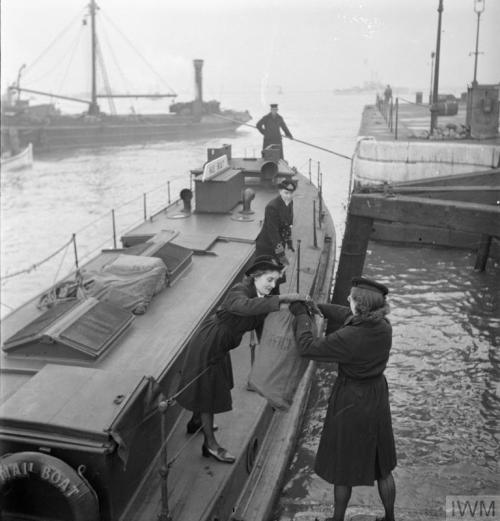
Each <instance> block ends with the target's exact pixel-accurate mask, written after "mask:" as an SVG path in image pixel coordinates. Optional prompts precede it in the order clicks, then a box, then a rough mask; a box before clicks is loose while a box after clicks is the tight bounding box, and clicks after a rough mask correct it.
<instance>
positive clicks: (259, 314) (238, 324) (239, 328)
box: [177, 278, 280, 414]
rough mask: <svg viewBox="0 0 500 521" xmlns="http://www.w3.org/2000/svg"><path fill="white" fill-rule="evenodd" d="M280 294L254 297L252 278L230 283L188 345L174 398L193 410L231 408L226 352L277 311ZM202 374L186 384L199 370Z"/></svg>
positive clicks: (229, 368)
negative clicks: (214, 308) (177, 393)
mask: <svg viewBox="0 0 500 521" xmlns="http://www.w3.org/2000/svg"><path fill="white" fill-rule="evenodd" d="M279 307H280V306H279V297H278V296H266V297H257V292H256V290H255V284H254V282H253V279H250V278H248V279H245V281H244V282H242V283H239V284H236V285H235V286H233V287H232V288H231V289H230V290H229V293H228V294H227V296H226V298H225V299H224V302H223V303H222V305H221V306H220V307H219V309H217V311H216V312H215V314H213V315H211V316H210V317H208V318H207V319H205V320H204V322H203V323H202V324H201V326H200V328H199V329H198V331H197V332H196V334H195V335H194V336H193V338H192V339H191V341H190V342H189V345H188V346H187V351H186V356H185V358H184V364H183V368H182V376H181V382H180V384H179V389H183V388H184V387H185V386H188V387H187V388H186V389H185V390H184V391H183V392H181V394H180V395H179V396H178V397H177V401H178V402H179V403H180V404H181V405H182V407H184V408H185V409H188V410H190V411H193V412H197V413H201V412H210V413H214V414H216V413H221V412H226V411H230V410H231V408H232V400H231V389H232V388H233V371H232V366H231V358H230V355H229V351H230V350H231V349H234V348H235V347H238V346H239V344H240V342H241V339H242V337H243V334H244V333H245V332H246V331H252V330H253V329H257V331H259V330H262V327H263V324H264V319H265V318H266V315H267V314H268V313H271V312H272V311H278V310H279ZM202 372H203V374H202V375H201V376H200V377H199V378H198V379H197V380H195V382H193V383H192V384H191V385H188V384H189V383H190V382H191V381H192V380H193V379H194V378H195V377H196V376H198V375H199V374H200V373H202Z"/></svg>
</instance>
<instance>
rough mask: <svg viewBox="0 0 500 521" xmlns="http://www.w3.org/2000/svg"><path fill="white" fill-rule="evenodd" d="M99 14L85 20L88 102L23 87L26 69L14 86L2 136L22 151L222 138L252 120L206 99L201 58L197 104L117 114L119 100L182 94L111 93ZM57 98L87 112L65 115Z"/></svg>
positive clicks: (94, 8)
mask: <svg viewBox="0 0 500 521" xmlns="http://www.w3.org/2000/svg"><path fill="white" fill-rule="evenodd" d="M99 9H100V8H99V7H98V5H97V4H96V2H95V0H90V2H89V5H88V15H86V16H85V18H84V20H83V21H84V25H87V18H90V23H89V24H88V25H89V27H90V30H91V35H90V55H91V60H90V63H89V70H90V75H91V92H90V96H89V99H83V98H82V97H81V96H78V97H77V96H71V95H61V94H58V93H57V94H56V93H54V92H45V91H41V90H40V89H39V88H37V85H34V87H32V86H31V85H30V87H29V88H28V87H26V86H24V84H23V85H21V76H22V72H23V70H24V69H25V66H24V65H23V66H22V67H21V68H20V70H19V72H18V77H17V81H16V82H15V83H14V84H12V85H11V86H10V87H9V89H8V92H7V95H6V97H5V100H4V101H3V103H2V136H13V135H15V136H16V139H18V141H19V143H20V145H21V146H26V145H27V144H28V143H32V144H33V148H34V150H35V152H36V153H43V152H57V151H61V150H67V149H77V148H95V147H101V146H111V145H122V144H133V143H138V144H141V143H145V142H154V141H158V142H160V141H171V140H177V139H188V138H193V137H203V136H214V135H222V134H227V133H229V132H231V131H234V130H236V129H237V128H238V127H239V126H241V125H242V124H244V123H246V122H247V121H249V120H250V119H251V116H250V114H249V113H248V111H235V110H229V109H221V106H220V102H219V101H217V100H210V101H205V100H204V99H203V85H202V83H203V82H202V68H203V60H198V59H196V60H194V68H195V99H194V100H193V101H189V102H178V103H173V104H171V105H170V106H169V108H168V110H166V111H165V112H164V113H151V114H147V113H137V112H136V111H135V109H132V112H131V113H129V114H118V113H117V110H116V106H115V100H118V99H121V100H126V99H138V98H145V99H151V100H158V99H166V98H176V97H177V94H176V93H175V92H173V91H171V90H170V91H169V92H166V93H159V92H154V93H144V92H141V93H138V92H136V93H130V92H117V91H115V90H112V89H111V86H110V85H109V83H108V74H107V72H106V69H105V66H104V59H103V56H102V53H101V47H100V44H99V39H98V37H97V30H96V27H97V12H98V11H99ZM98 69H99V70H98ZM98 72H100V76H101V77H102V78H103V79H104V85H103V87H102V89H101V90H102V92H101V91H100V90H99V89H98V85H97V77H98ZM22 93H24V94H28V95H37V96H45V97H49V98H50V99H51V102H50V103H43V104H38V105H30V101H29V100H26V99H21V98H20V95H21V94H22ZM54 99H56V100H59V99H60V100H65V101H71V102H73V103H80V104H83V105H86V106H87V109H86V110H85V111H84V112H81V113H77V114H64V113H61V111H60V110H59V109H58V108H56V106H55V105H54V103H53V100H54ZM101 100H107V101H108V102H109V104H110V107H109V113H105V112H104V111H103V110H101V107H100V105H99V101H101Z"/></svg>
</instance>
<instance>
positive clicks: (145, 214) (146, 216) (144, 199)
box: [142, 194, 148, 221]
mask: <svg viewBox="0 0 500 521" xmlns="http://www.w3.org/2000/svg"><path fill="white" fill-rule="evenodd" d="M142 199H143V206H144V220H145V221H146V220H147V218H148V212H147V208H146V194H143V196H142Z"/></svg>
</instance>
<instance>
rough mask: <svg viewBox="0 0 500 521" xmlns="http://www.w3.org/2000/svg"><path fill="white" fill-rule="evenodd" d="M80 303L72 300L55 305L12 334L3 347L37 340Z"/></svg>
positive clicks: (6, 348) (5, 348)
mask: <svg viewBox="0 0 500 521" xmlns="http://www.w3.org/2000/svg"><path fill="white" fill-rule="evenodd" d="M77 304H78V301H77V300H73V301H70V302H62V303H60V304H58V305H57V306H54V307H52V308H50V309H48V310H47V311H45V313H43V314H42V315H40V316H39V317H38V318H36V319H35V320H33V321H32V322H30V323H29V324H28V325H27V326H25V327H23V328H22V329H21V330H20V331H18V332H17V333H15V334H14V335H12V336H11V337H10V338H8V339H7V340H6V341H5V342H4V346H3V349H4V351H8V350H9V349H10V348H11V347H14V346H17V345H20V344H24V343H26V342H28V341H30V340H36V339H39V338H41V336H42V335H43V332H44V331H45V330H46V329H47V328H48V327H49V326H50V325H52V324H53V323H54V322H56V321H57V320H58V319H59V318H60V317H62V316H63V315H65V314H66V313H67V312H69V311H70V310H71V309H73V308H74V307H75V306H76V305H77Z"/></svg>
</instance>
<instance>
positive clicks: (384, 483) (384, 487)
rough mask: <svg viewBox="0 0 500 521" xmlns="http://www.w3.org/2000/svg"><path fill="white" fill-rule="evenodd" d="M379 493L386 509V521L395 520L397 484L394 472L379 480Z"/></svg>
mask: <svg viewBox="0 0 500 521" xmlns="http://www.w3.org/2000/svg"><path fill="white" fill-rule="evenodd" d="M377 485H378V493H379V495H380V499H381V501H382V504H383V505H384V510H385V516H384V519H385V521H394V502H395V501H396V484H395V483H394V478H393V477H392V472H389V474H388V475H387V476H385V477H384V478H380V479H379V480H378V481H377Z"/></svg>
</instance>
